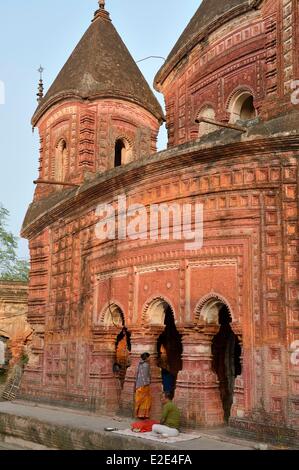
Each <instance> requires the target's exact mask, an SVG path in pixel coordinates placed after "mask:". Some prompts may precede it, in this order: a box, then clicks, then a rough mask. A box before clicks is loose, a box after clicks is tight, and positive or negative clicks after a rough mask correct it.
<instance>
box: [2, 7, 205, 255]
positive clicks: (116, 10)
mask: <svg viewBox="0 0 299 470" xmlns="http://www.w3.org/2000/svg"><path fill="white" fill-rule="evenodd" d="M200 3H201V2H200V0H184V1H182V0H151V1H149V0H106V9H107V10H108V11H109V12H110V15H111V19H112V21H113V24H114V26H115V27H116V29H117V30H118V32H119V34H120V36H121V37H122V39H123V41H124V42H125V44H126V46H127V47H128V49H129V51H130V52H131V54H132V56H133V58H134V59H135V60H136V61H139V60H141V59H143V58H145V57H148V56H151V55H155V56H162V57H167V55H168V54H169V52H170V51H171V49H172V47H173V46H174V45H175V43H176V41H177V39H178V38H179V36H180V34H181V33H182V31H183V30H184V29H185V27H186V26H187V24H188V22H189V21H190V19H191V18H192V16H193V15H194V13H195V11H196V10H197V8H198V6H199V4H200ZM97 7H98V5H97V0H43V1H41V0H26V1H24V0H14V1H9V0H0V163H1V171H0V203H2V204H3V206H4V207H5V208H6V209H8V210H9V212H10V219H9V223H8V228H9V230H10V231H12V232H13V233H14V234H15V235H17V236H19V234H20V229H21V226H22V222H23V219H24V216H25V213H26V210H27V207H28V205H29V204H30V203H31V201H32V197H33V192H34V185H33V180H35V179H37V177H38V159H39V137H38V130H37V129H35V132H34V133H33V132H32V127H31V124H30V121H31V117H32V115H33V113H34V110H35V108H36V105H37V102H36V93H37V85H38V80H39V74H38V72H37V69H38V68H39V66H40V64H41V65H42V66H43V67H44V68H45V71H44V85H45V92H46V91H47V89H48V88H49V86H50V85H51V84H52V82H53V81H54V79H55V77H56V76H57V74H58V73H59V71H60V70H61V68H62V67H63V65H64V64H65V62H66V61H67V59H68V57H69V55H70V54H71V52H72V51H73V49H74V48H75V46H76V45H77V43H78V42H79V40H80V39H81V37H82V36H83V34H84V33H85V31H86V29H87V28H88V26H89V24H90V21H91V19H92V18H93V13H94V11H95V10H96V9H97ZM162 64H163V60H161V59H149V60H146V61H144V62H140V63H139V64H138V65H139V67H140V69H141V71H142V73H143V74H144V76H145V78H146V79H147V81H148V83H149V84H150V85H151V87H152V84H153V80H154V76H155V74H156V72H157V71H158V70H159V68H160V67H161V65H162ZM3 88H4V90H5V93H3ZM155 94H156V96H157V98H158V99H159V101H160V103H161V104H162V106H163V108H164V100H163V96H162V95H161V94H159V93H156V92H155ZM3 95H4V96H3ZM3 98H4V99H3ZM166 143H167V137H166V130H165V128H164V129H162V130H161V131H160V136H159V143H158V147H159V150H162V149H163V148H165V147H166ZM18 254H19V256H20V257H22V258H28V257H29V254H28V242H27V240H23V239H20V241H19V248H18Z"/></svg>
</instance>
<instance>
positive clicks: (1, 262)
mask: <svg viewBox="0 0 299 470" xmlns="http://www.w3.org/2000/svg"><path fill="white" fill-rule="evenodd" d="M8 217H9V212H8V210H7V209H5V208H4V207H3V206H2V204H0V280H4V281H25V282H26V281H28V278H29V262H28V261H27V260H23V259H20V258H18V256H17V253H16V250H17V248H18V237H16V236H14V235H13V234H12V233H11V232H9V231H8V230H7V219H8Z"/></svg>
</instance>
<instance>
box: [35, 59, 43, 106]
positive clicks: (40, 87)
mask: <svg viewBox="0 0 299 470" xmlns="http://www.w3.org/2000/svg"><path fill="white" fill-rule="evenodd" d="M44 70H45V69H44V68H43V67H42V66H41V65H40V67H39V69H38V70H37V71H38V72H39V82H38V92H37V95H36V96H37V102H38V103H40V102H41V100H42V99H43V97H44V82H43V71H44Z"/></svg>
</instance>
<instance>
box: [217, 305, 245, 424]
mask: <svg viewBox="0 0 299 470" xmlns="http://www.w3.org/2000/svg"><path fill="white" fill-rule="evenodd" d="M217 306H218V308H219V313H218V322H219V325H220V329H219V331H218V333H217V334H216V335H215V336H214V337H213V340H212V369H213V371H214V372H215V374H216V375H217V377H218V381H219V390H220V397H221V402H222V407H223V411H224V421H225V422H226V423H227V422H228V420H229V418H230V414H231V407H232V404H233V397H234V387H235V379H236V377H237V376H238V375H241V373H242V366H241V345H240V342H239V339H238V337H237V335H236V334H235V333H234V332H233V330H232V328H231V322H232V318H231V315H230V312H229V309H228V307H227V306H226V305H225V304H221V303H219V302H218V304H217ZM213 307H214V309H215V304H214V305H213Z"/></svg>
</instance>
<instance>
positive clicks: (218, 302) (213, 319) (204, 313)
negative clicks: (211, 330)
mask: <svg viewBox="0 0 299 470" xmlns="http://www.w3.org/2000/svg"><path fill="white" fill-rule="evenodd" d="M223 305H226V307H227V308H228V311H229V314H230V316H231V320H232V322H234V321H235V318H234V315H233V311H232V308H231V306H230V304H229V302H228V301H227V299H226V298H225V297H223V296H222V295H220V294H218V293H215V292H211V293H210V294H207V295H206V296H204V297H203V298H202V299H201V300H200V301H199V302H198V304H197V305H196V307H195V315H194V318H195V322H196V323H200V322H203V323H205V324H213V325H219V310H220V308H221V307H222V306H223Z"/></svg>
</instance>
